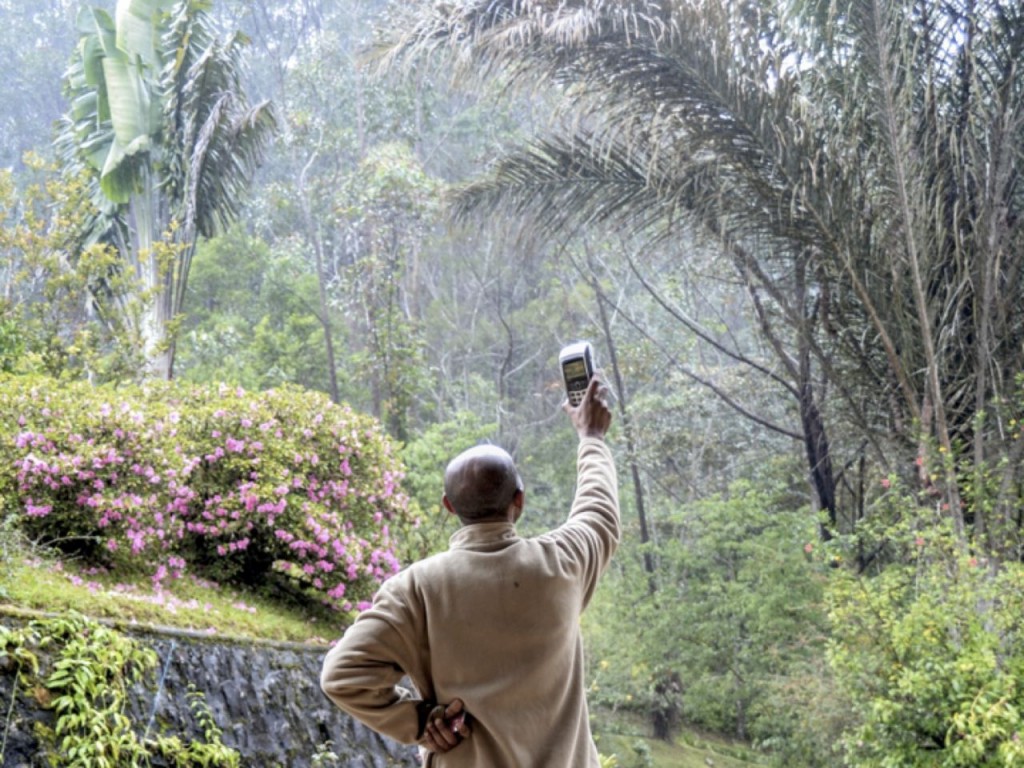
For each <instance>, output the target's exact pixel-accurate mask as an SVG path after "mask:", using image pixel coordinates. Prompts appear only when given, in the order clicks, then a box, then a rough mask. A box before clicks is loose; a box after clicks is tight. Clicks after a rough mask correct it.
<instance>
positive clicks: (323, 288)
mask: <svg viewBox="0 0 1024 768" xmlns="http://www.w3.org/2000/svg"><path fill="white" fill-rule="evenodd" d="M319 154H320V150H319V149H317V150H314V152H313V154H312V155H310V158H309V160H308V161H307V162H306V165H305V166H304V167H303V169H302V172H301V173H300V174H299V198H300V202H301V204H302V218H303V222H304V224H305V225H306V235H307V237H308V238H309V242H310V244H311V245H312V246H313V258H314V261H315V265H316V285H317V297H318V299H319V304H320V316H319V317H318V318H317V319H318V320H319V321H320V326H321V327H322V328H323V330H324V351H325V353H326V355H327V375H328V381H329V386H330V393H329V394H330V396H331V402H334V403H337V402H340V399H341V397H340V393H339V392H338V370H337V366H336V365H335V362H334V334H333V332H332V329H331V316H330V312H329V310H328V306H327V285H326V282H325V281H326V277H325V275H324V245H323V238H321V237H320V230H319V228H318V227H317V224H316V222H314V221H313V213H312V211H311V210H310V208H309V194H308V193H307V191H306V174H307V173H308V172H309V169H310V168H311V167H312V166H313V163H314V161H315V160H316V158H317V155H319Z"/></svg>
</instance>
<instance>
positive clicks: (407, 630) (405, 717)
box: [320, 577, 432, 744]
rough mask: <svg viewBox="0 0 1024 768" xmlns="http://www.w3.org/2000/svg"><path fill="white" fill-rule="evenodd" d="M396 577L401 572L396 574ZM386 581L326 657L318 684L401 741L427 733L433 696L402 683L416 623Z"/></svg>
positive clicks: (361, 718)
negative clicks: (426, 698)
mask: <svg viewBox="0 0 1024 768" xmlns="http://www.w3.org/2000/svg"><path fill="white" fill-rule="evenodd" d="M394 578H395V579H397V578H398V577H394ZM388 586H389V584H388V583H385V584H384V586H382V587H381V590H380V592H378V594H377V597H376V598H375V599H374V604H373V607H372V608H370V609H369V610H367V611H364V612H363V613H362V614H360V615H359V617H358V618H357V619H356V621H355V622H354V623H353V624H352V625H351V626H350V627H349V628H348V630H346V632H345V634H344V635H343V636H342V638H341V639H340V640H339V641H338V642H337V644H336V645H335V646H334V647H333V648H332V649H331V650H330V651H329V652H328V653H327V656H326V657H325V658H324V665H323V670H322V671H321V674H320V687H321V688H322V689H323V692H324V693H325V694H326V695H327V697H328V698H329V699H330V700H331V701H332V702H334V703H335V704H336V705H337V706H338V707H339V708H340V709H342V710H344V711H345V712H347V713H348V714H350V715H352V716H353V717H355V718H356V719H357V720H359V721H361V722H362V723H364V724H365V725H367V726H369V727H370V728H372V729H373V730H375V731H377V732H378V733H381V734H383V735H385V736H388V737H390V738H392V739H395V740H396V741H399V742H402V743H403V744H415V743H417V742H418V741H419V740H420V738H421V737H422V735H423V729H424V726H425V724H426V720H427V715H428V713H429V711H430V707H431V706H432V702H428V701H424V700H423V699H421V698H419V697H418V696H417V695H415V694H414V693H413V692H412V691H410V690H408V689H406V688H403V687H402V686H400V685H399V682H400V681H401V680H402V678H403V677H404V676H405V675H406V674H407V673H408V672H409V671H410V669H409V668H410V667H411V666H413V665H414V664H415V661H414V659H415V658H416V640H415V639H414V638H415V637H416V634H415V623H414V622H409V620H408V617H407V616H404V615H403V614H404V613H407V611H406V608H405V607H404V605H403V602H402V601H401V600H400V599H398V598H397V597H396V594H395V591H394V590H392V589H388Z"/></svg>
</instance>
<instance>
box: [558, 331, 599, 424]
mask: <svg viewBox="0 0 1024 768" xmlns="http://www.w3.org/2000/svg"><path fill="white" fill-rule="evenodd" d="M558 363H559V366H560V367H561V369H562V380H563V381H564V382H565V394H566V397H568V398H569V404H570V405H571V406H573V407H574V408H575V407H576V406H577V405H579V404H580V401H581V400H582V399H583V395H584V394H585V393H586V391H587V386H588V385H589V384H590V379H591V378H593V376H594V350H593V347H591V346H590V342H588V341H577V342H576V343H575V344H569V345H568V346H565V347H562V351H561V352H559V353H558Z"/></svg>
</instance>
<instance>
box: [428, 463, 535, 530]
mask: <svg viewBox="0 0 1024 768" xmlns="http://www.w3.org/2000/svg"><path fill="white" fill-rule="evenodd" d="M522 490H523V484H522V480H520V478H519V473H518V472H517V471H516V465H515V462H514V461H512V457H511V456H509V454H508V453H507V452H506V451H504V450H502V449H501V448H498V447H497V446H496V445H478V446H476V447H474V448H470V449H469V450H468V451H463V452H462V453H460V454H459V455H458V456H456V457H455V458H454V459H452V460H451V461H450V462H449V463H448V468H447V469H446V470H445V473H444V500H445V506H446V507H447V508H448V509H449V510H450V511H451V512H454V513H455V514H457V515H458V516H459V517H460V518H461V519H462V521H463V522H478V521H480V520H484V519H493V518H498V519H501V518H503V517H504V516H506V515H507V514H508V513H509V507H510V506H511V505H512V504H513V502H514V501H516V498H517V493H518V492H520V491H522ZM519 506H520V507H521V506H522V502H521V500H520V502H519Z"/></svg>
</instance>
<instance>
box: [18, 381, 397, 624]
mask: <svg viewBox="0 0 1024 768" xmlns="http://www.w3.org/2000/svg"><path fill="white" fill-rule="evenodd" d="M0 424H2V425H3V427H0V498H3V499H5V500H6V502H5V504H6V508H5V512H6V514H7V515H14V516H15V517H17V519H18V520H19V521H20V523H21V526H22V528H23V529H24V530H25V531H26V533H27V534H28V535H29V536H31V537H32V538H33V539H34V540H37V541H43V542H49V543H52V544H55V545H57V546H60V547H61V548H62V549H64V550H66V551H73V552H75V553H76V554H78V555H80V556H82V557H83V558H85V559H86V560H87V561H89V562H94V563H98V564H102V565H105V566H107V567H110V568H113V569H115V570H118V569H140V568H141V569H145V570H146V571H148V572H149V573H150V574H151V575H152V578H153V581H154V582H155V584H156V585H157V586H159V585H160V584H161V583H162V582H163V581H164V579H166V578H168V577H171V578H173V577H178V576H181V575H182V574H183V573H184V572H185V571H186V570H187V571H190V572H192V573H194V574H196V575H199V576H203V577H206V578H212V579H215V580H227V581H232V582H235V583H240V584H245V585H263V584H266V583H267V582H268V580H270V581H274V580H276V581H277V582H278V583H285V584H289V585H293V586H297V587H298V588H299V590H300V593H301V594H304V595H306V596H307V597H308V598H310V599H316V600H323V601H325V602H326V603H328V604H329V605H332V606H334V607H337V608H341V609H343V610H350V609H351V608H352V607H353V604H354V603H358V602H359V601H365V600H367V599H368V598H369V597H370V596H371V595H372V592H373V591H374V590H375V589H376V585H377V584H378V583H379V582H380V581H382V580H383V579H384V578H386V577H387V576H389V575H391V574H392V573H394V572H395V571H397V569H398V567H399V564H398V560H397V558H396V556H395V553H394V547H393V541H392V536H391V528H392V526H393V525H395V524H401V525H405V524H407V522H408V521H407V517H408V515H409V512H408V500H407V498H406V496H405V495H404V494H403V493H402V492H401V491H400V488H399V485H398V484H399V482H400V481H401V479H402V477H403V470H402V467H401V463H400V462H399V460H398V459H397V457H396V455H395V452H394V449H393V447H392V444H391V443H390V442H389V441H388V440H387V438H386V437H385V436H384V434H383V433H382V431H381V429H380V427H379V425H378V424H377V423H376V422H375V421H374V420H372V419H371V418H369V417H367V416H364V415H361V414H357V413H355V412H353V411H352V410H351V409H349V408H347V407H342V406H337V405H334V404H332V403H331V402H330V401H329V400H327V399H326V398H325V397H324V396H322V395H320V394H317V393H312V392H308V391H303V390H300V389H298V388H282V389H278V390H272V391H269V392H262V393H247V392H244V391H242V390H240V389H234V388H228V387H197V386H179V385H175V384H168V385H149V386H146V387H144V388H135V387H120V388H114V387H108V386H100V387H93V386H90V385H88V384H86V383H73V384H63V383H62V384H57V383H56V382H54V381H52V380H49V379H43V378H28V377H7V378H5V379H3V381H2V382H0Z"/></svg>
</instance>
